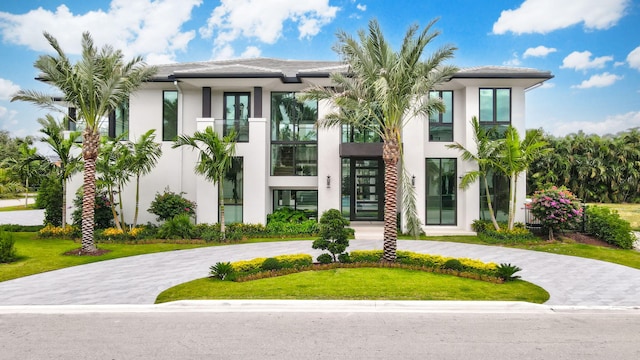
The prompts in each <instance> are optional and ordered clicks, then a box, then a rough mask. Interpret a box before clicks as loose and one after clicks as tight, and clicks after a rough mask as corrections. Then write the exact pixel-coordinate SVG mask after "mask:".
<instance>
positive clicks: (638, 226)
mask: <svg viewBox="0 0 640 360" xmlns="http://www.w3.org/2000/svg"><path fill="white" fill-rule="evenodd" d="M589 205H594V206H602V207H607V208H609V209H611V210H617V211H618V214H619V215H620V217H621V218H622V219H624V220H627V221H628V222H629V224H631V228H632V229H634V230H636V231H640V204H589Z"/></svg>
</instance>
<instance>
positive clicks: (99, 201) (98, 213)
mask: <svg viewBox="0 0 640 360" xmlns="http://www.w3.org/2000/svg"><path fill="white" fill-rule="evenodd" d="M82 202H83V199H82V188H81V189H79V190H78V192H77V193H76V198H75V199H74V200H73V206H74V207H75V210H74V211H73V213H72V214H71V217H72V219H73V225H74V226H77V227H80V226H81V225H82ZM94 204H95V208H94V211H93V216H94V221H93V225H94V226H95V228H96V229H106V228H108V227H111V226H113V215H112V213H111V203H110V202H109V198H108V197H107V194H106V193H105V192H104V191H98V192H96V198H95V201H94Z"/></svg>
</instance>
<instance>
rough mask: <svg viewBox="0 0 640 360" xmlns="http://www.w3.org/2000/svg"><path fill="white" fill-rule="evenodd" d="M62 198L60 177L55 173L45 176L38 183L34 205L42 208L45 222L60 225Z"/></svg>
mask: <svg viewBox="0 0 640 360" xmlns="http://www.w3.org/2000/svg"><path fill="white" fill-rule="evenodd" d="M62 199H63V193H62V183H61V182H60V178H59V177H57V176H55V175H53V176H52V175H49V176H47V177H45V178H44V179H43V180H42V183H41V184H40V188H39V189H38V197H37V198H36V206H37V207H38V208H39V209H44V222H45V224H52V225H54V226H62V206H63V202H62Z"/></svg>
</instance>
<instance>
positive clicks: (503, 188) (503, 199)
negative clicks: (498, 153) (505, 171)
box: [480, 173, 509, 221]
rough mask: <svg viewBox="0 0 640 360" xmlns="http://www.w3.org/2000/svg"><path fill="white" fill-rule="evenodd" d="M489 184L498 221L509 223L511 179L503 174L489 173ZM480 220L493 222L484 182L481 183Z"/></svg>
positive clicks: (492, 204)
mask: <svg viewBox="0 0 640 360" xmlns="http://www.w3.org/2000/svg"><path fill="white" fill-rule="evenodd" d="M487 183H488V184H489V194H490V195H491V206H492V207H493V212H494V214H495V215H496V220H498V221H507V220H508V219H509V179H508V178H507V177H506V176H504V175H502V174H494V173H489V175H488V176H487ZM480 219H481V220H491V216H490V215H489V207H488V205H487V192H486V189H485V186H484V181H483V180H481V181H480Z"/></svg>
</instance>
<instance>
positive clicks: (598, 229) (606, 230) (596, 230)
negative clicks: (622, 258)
mask: <svg viewBox="0 0 640 360" xmlns="http://www.w3.org/2000/svg"><path fill="white" fill-rule="evenodd" d="M586 232H587V233H588V234H590V235H593V236H595V237H597V238H599V239H601V240H604V241H606V242H607V243H609V244H612V245H615V246H618V247H621V248H623V249H631V248H633V243H634V241H635V236H634V235H633V233H632V232H631V225H630V224H629V222H628V221H626V220H624V219H621V218H620V215H619V214H618V212H617V211H615V210H613V211H612V210H611V209H609V208H606V207H602V206H589V207H587V224H586Z"/></svg>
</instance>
